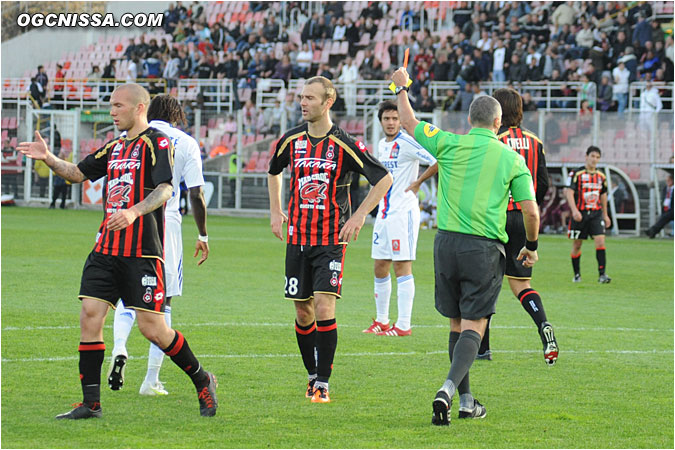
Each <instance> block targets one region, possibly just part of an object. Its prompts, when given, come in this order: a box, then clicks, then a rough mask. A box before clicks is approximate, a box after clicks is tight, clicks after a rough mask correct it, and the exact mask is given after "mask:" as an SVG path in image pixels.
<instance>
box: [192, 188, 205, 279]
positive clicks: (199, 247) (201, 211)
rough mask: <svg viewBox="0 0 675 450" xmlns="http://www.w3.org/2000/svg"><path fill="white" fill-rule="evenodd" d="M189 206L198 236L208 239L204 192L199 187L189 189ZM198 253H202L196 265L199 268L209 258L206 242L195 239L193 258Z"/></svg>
mask: <svg viewBox="0 0 675 450" xmlns="http://www.w3.org/2000/svg"><path fill="white" fill-rule="evenodd" d="M190 204H191V205H192V215H193V216H194V218H195V223H196V224H197V230H198V231H199V236H205V237H208V234H207V232H206V200H205V199H204V190H203V189H202V187H201V186H196V187H191V188H190ZM199 252H201V253H202V256H201V258H199V261H198V262H197V265H198V266H201V265H202V263H203V262H204V261H206V259H207V258H208V257H209V243H208V241H206V242H204V241H202V240H201V239H197V243H196V244H195V255H194V257H195V258H196V257H197V255H198V254H199Z"/></svg>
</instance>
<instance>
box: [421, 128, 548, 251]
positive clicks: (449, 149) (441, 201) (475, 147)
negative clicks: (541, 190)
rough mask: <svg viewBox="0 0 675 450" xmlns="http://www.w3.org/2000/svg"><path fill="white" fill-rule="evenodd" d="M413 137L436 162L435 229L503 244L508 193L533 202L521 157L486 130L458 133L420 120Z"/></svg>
mask: <svg viewBox="0 0 675 450" xmlns="http://www.w3.org/2000/svg"><path fill="white" fill-rule="evenodd" d="M415 139H416V140H417V142H419V143H420V144H421V145H422V147H424V148H425V149H427V150H428V151H429V152H430V153H431V154H432V155H434V156H435V157H436V159H437V160H438V176H439V183H438V212H437V217H438V228H439V229H440V230H446V231H454V232H457V233H464V234H473V235H476V236H483V237H487V238H490V239H498V240H499V241H501V242H503V243H506V242H508V240H509V237H508V235H507V234H506V230H505V228H506V209H507V205H508V202H509V191H510V192H511V195H513V199H514V201H516V202H520V201H523V200H534V199H535V196H534V188H533V186H532V175H531V174H530V171H529V170H528V169H527V165H526V164H525V160H524V159H523V157H522V156H520V155H519V154H518V152H514V151H513V150H511V148H509V146H507V145H506V144H503V143H502V142H500V141H499V140H498V139H497V136H496V135H495V133H493V132H492V131H490V130H488V129H486V128H472V129H471V131H469V133H468V134H465V135H462V134H453V133H449V132H446V131H442V130H441V129H440V128H437V127H435V126H434V125H432V124H430V123H427V122H420V123H419V124H418V125H417V127H415Z"/></svg>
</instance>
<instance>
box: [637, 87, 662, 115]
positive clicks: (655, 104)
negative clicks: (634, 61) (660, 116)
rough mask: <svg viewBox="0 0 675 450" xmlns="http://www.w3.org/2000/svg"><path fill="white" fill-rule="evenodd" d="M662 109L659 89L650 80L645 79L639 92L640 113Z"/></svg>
mask: <svg viewBox="0 0 675 450" xmlns="http://www.w3.org/2000/svg"><path fill="white" fill-rule="evenodd" d="M662 109H663V103H662V101H661V96H660V95H659V90H658V89H656V87H655V86H654V84H653V83H652V82H651V81H647V84H646V85H645V89H644V90H643V91H642V94H640V113H655V112H659V111H661V110H662Z"/></svg>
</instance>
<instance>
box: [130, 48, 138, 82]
mask: <svg viewBox="0 0 675 450" xmlns="http://www.w3.org/2000/svg"><path fill="white" fill-rule="evenodd" d="M140 64H141V60H140V58H139V57H138V54H136V53H134V54H133V56H132V57H131V62H130V63H129V65H128V66H127V82H130V83H135V82H136V79H137V78H138V69H139V66H140Z"/></svg>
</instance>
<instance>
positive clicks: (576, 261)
mask: <svg viewBox="0 0 675 450" xmlns="http://www.w3.org/2000/svg"><path fill="white" fill-rule="evenodd" d="M571 256H572V269H574V275H579V274H581V268H580V266H581V252H579V254H578V255H571Z"/></svg>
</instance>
